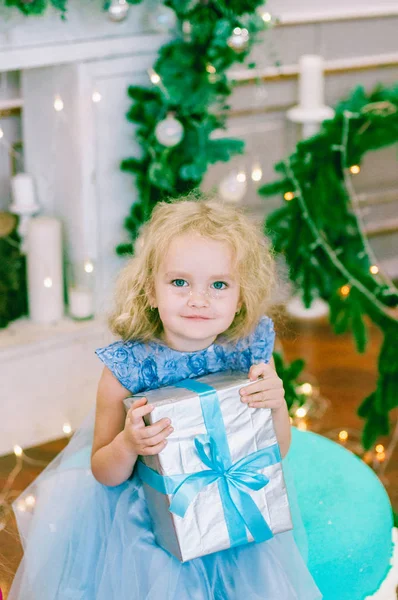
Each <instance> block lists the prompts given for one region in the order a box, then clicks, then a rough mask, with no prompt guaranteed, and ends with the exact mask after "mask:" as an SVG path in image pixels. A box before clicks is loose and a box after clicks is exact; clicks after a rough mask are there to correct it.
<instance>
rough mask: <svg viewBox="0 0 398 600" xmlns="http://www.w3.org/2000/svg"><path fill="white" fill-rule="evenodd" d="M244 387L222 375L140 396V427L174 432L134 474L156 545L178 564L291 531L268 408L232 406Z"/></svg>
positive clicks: (238, 378) (242, 380) (233, 376)
mask: <svg viewBox="0 0 398 600" xmlns="http://www.w3.org/2000/svg"><path fill="white" fill-rule="evenodd" d="M250 383H253V382H251V381H249V380H248V378H247V376H246V375H245V374H243V373H238V372H222V373H216V374H213V375H207V376H205V377H200V378H198V379H187V380H184V381H181V382H180V383H178V384H176V385H173V386H169V387H164V388H160V389H157V390H151V391H148V392H147V393H146V394H145V397H146V398H147V399H148V402H149V403H150V404H152V405H153V406H154V407H155V408H154V409H153V411H152V412H151V414H150V415H149V416H148V417H147V424H152V423H154V422H156V421H158V420H160V419H162V418H164V417H168V418H169V419H171V423H172V426H173V428H174V431H173V433H172V434H171V435H170V436H169V437H168V438H167V440H168V443H167V445H166V446H165V448H164V450H162V451H161V452H160V453H159V454H158V455H156V456H143V457H140V458H139V460H138V461H137V464H136V469H137V471H138V474H139V476H140V477H141V479H142V481H143V487H144V492H145V496H146V500H147V504H148V509H149V512H150V515H151V518H152V522H153V531H154V534H155V538H156V541H157V543H158V544H159V545H160V546H161V547H163V548H164V549H165V550H167V551H168V552H170V553H171V554H173V555H174V556H176V557H177V558H178V559H179V560H180V561H181V562H185V561H188V560H191V559H193V558H196V557H199V556H205V555H206V554H211V553H213V552H218V551H220V550H224V549H227V548H230V547H232V546H238V545H241V544H246V543H250V542H263V541H266V540H268V539H270V538H271V537H273V535H274V534H276V533H280V532H283V531H287V530H289V529H292V521H291V515H290V510H289V503H288V497H287V492H286V486H285V482H284V477H283V470H282V464H281V456H280V452H279V447H278V444H277V439H276V435H275V431H274V427H273V422H272V415H271V410H270V409H264V408H260V409H255V408H250V407H249V406H248V405H247V404H244V403H242V402H241V400H240V395H239V390H240V389H241V388H242V387H245V386H246V385H249V384H250ZM136 399H137V396H134V398H127V399H126V401H125V406H126V409H127V410H128V408H130V406H131V403H132V402H133V401H134V400H136Z"/></svg>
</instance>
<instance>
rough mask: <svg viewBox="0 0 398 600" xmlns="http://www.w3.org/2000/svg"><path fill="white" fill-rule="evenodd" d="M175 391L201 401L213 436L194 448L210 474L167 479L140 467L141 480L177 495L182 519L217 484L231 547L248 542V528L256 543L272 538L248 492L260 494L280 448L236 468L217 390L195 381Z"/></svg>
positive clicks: (259, 453)
mask: <svg viewBox="0 0 398 600" xmlns="http://www.w3.org/2000/svg"><path fill="white" fill-rule="evenodd" d="M176 387H183V388H186V389H189V390H191V391H193V392H195V393H197V394H198V395H199V398H200V401H201V408H202V413H203V418H204V422H205V425H206V429H207V431H208V434H209V435H208V436H197V437H196V438H195V440H194V443H195V447H196V450H197V453H198V455H199V458H200V459H201V461H202V462H203V464H204V465H205V466H206V467H207V469H205V470H204V471H199V472H197V473H190V474H188V475H187V474H184V475H174V476H162V475H159V473H156V471H154V470H153V469H150V468H149V467H147V466H146V465H144V463H143V462H142V461H138V463H137V470H138V474H139V476H140V477H141V479H142V480H143V481H144V482H145V483H146V484H148V485H149V486H151V487H153V488H154V489H156V490H157V491H159V492H161V493H163V494H170V495H172V496H173V499H172V501H171V504H170V509H169V510H170V512H172V513H174V514H176V515H178V516H180V517H184V516H185V513H186V511H187V509H188V507H189V505H190V504H191V503H192V502H193V500H194V499H195V498H196V496H197V495H198V493H199V492H200V491H201V490H202V489H203V488H205V487H206V486H208V485H210V484H211V483H213V482H215V481H217V485H218V489H219V493H220V498H221V502H222V506H223V510H224V516H225V521H226V524H227V528H228V534H229V538H230V542H231V546H238V545H241V544H244V543H246V542H247V534H246V527H247V529H248V530H249V531H250V533H251V535H252V536H253V539H254V540H255V541H256V542H263V541H266V540H268V539H270V538H272V537H273V533H272V531H271V529H270V528H269V526H268V524H267V522H266V521H265V519H264V517H263V515H262V514H261V512H260V510H259V508H258V507H257V505H256V503H255V502H254V500H253V499H252V497H251V496H250V494H249V492H248V489H250V490H260V489H262V488H263V487H265V486H266V485H267V484H268V483H269V479H268V478H267V477H266V476H265V475H263V474H262V473H259V472H258V471H260V470H261V469H263V468H265V467H267V466H270V465H273V464H276V463H278V462H280V461H281V456H280V452H279V447H278V445H277V444H274V445H272V446H269V447H267V448H263V449H262V450H258V451H256V452H253V453H252V454H249V455H248V456H246V457H244V458H242V459H241V460H239V461H238V462H236V463H235V464H232V460H231V455H230V451H229V446H228V441H227V435H226V431H225V425H224V421H223V419H222V414H221V410H220V405H219V401H218V397H217V392H216V390H215V389H214V388H212V387H211V386H209V385H207V384H204V383H202V382H198V381H193V380H190V379H188V380H186V381H182V382H181V383H179V384H177V385H176Z"/></svg>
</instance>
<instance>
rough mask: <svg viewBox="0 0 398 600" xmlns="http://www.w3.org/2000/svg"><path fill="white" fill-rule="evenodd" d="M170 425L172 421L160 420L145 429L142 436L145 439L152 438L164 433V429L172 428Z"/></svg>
mask: <svg viewBox="0 0 398 600" xmlns="http://www.w3.org/2000/svg"><path fill="white" fill-rule="evenodd" d="M170 423H171V421H170V419H160V421H156V423H154V424H153V425H148V426H147V427H145V429H143V430H142V432H141V434H140V435H141V437H142V438H143V439H147V438H151V437H153V436H155V435H157V434H158V433H160V432H161V431H163V430H164V429H167V428H168V427H169V426H170Z"/></svg>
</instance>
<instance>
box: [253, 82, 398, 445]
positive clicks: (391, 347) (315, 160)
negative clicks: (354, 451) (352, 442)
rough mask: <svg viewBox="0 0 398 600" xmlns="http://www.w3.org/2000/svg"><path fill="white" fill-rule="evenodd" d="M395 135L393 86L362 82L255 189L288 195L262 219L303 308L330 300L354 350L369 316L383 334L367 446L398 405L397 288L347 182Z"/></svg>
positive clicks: (334, 320)
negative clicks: (377, 259)
mask: <svg viewBox="0 0 398 600" xmlns="http://www.w3.org/2000/svg"><path fill="white" fill-rule="evenodd" d="M397 140H398V87H392V88H383V87H378V88H377V89H375V90H374V91H373V92H372V93H370V94H369V95H368V94H366V92H365V91H364V89H363V88H362V87H358V88H357V89H355V90H354V91H353V93H352V94H351V96H350V97H349V98H348V99H347V100H344V101H343V102H341V103H340V104H339V105H338V106H337V108H336V114H335V117H334V119H332V120H330V121H327V122H325V123H324V124H323V126H322V129H321V131H320V132H319V134H317V135H315V136H313V137H312V138H309V139H306V140H303V141H301V142H299V144H298V145H297V148H296V150H295V151H294V152H293V154H292V155H291V156H290V157H288V158H287V159H286V160H283V161H281V162H280V163H278V164H277V165H276V166H275V170H276V171H277V172H278V174H280V176H281V178H280V179H279V180H278V181H276V182H273V183H270V184H267V185H264V186H262V187H261V188H260V190H259V192H260V194H262V195H264V196H270V195H275V194H278V193H283V194H286V193H288V192H290V195H289V194H288V196H287V197H288V198H290V197H292V196H293V198H292V199H291V200H290V201H288V202H286V204H285V205H284V206H283V207H282V208H280V209H278V210H276V211H274V212H273V213H271V214H270V215H269V217H268V219H267V222H266V230H267V233H268V234H269V235H270V236H271V239H272V241H273V244H274V248H275V249H276V251H277V252H280V253H282V254H283V255H284V257H285V259H286V261H287V264H288V265H289V268H290V278H291V280H292V281H293V282H294V283H295V284H296V286H297V288H298V289H300V290H301V293H302V296H303V301H304V303H305V305H306V306H307V307H309V306H310V305H311V302H312V300H313V299H314V298H316V297H320V298H323V299H324V300H325V301H327V302H328V303H329V306H330V321H331V324H332V326H333V328H334V331H335V332H336V333H343V332H345V331H347V330H351V331H352V333H353V335H354V339H355V341H356V345H357V349H358V351H359V352H364V351H365V349H366V343H367V326H366V321H367V319H370V320H371V321H373V322H374V323H375V324H376V325H377V326H378V327H379V328H380V329H381V330H382V332H383V334H384V341H383V345H382V348H381V352H380V356H379V365H378V366H379V378H378V382H377V388H376V390H375V391H374V392H373V393H372V394H370V396H368V397H367V398H365V400H364V401H363V402H362V404H361V405H360V407H359V409H358V414H359V415H360V416H361V417H363V418H364V419H365V427H364V431H363V444H364V447H365V448H366V449H368V448H370V447H371V446H372V444H373V443H374V442H375V441H376V439H377V438H378V436H380V435H386V434H388V433H389V413H390V411H391V410H393V409H394V408H396V407H397V406H398V355H397V352H396V342H397V339H398V320H397V312H396V311H394V307H396V306H397V304H398V294H397V290H396V288H395V287H394V286H393V285H391V283H389V282H386V280H385V278H384V277H383V276H382V274H372V273H371V271H370V267H371V266H372V260H371V257H370V256H369V248H368V245H367V241H366V238H365V235H364V232H363V231H362V229H361V225H360V223H359V221H358V217H357V213H356V211H355V208H354V206H353V203H352V197H351V195H350V191H349V189H348V188H347V185H348V181H349V180H348V179H347V171H348V169H349V167H350V166H352V165H360V164H361V161H362V159H363V157H364V155H365V154H366V153H367V152H369V151H371V150H379V149H381V148H385V147H387V146H390V145H391V144H394V143H396V142H397Z"/></svg>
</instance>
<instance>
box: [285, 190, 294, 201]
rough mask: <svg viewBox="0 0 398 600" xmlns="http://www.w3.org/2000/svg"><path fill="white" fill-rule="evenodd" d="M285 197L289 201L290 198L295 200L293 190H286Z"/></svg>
mask: <svg viewBox="0 0 398 600" xmlns="http://www.w3.org/2000/svg"><path fill="white" fill-rule="evenodd" d="M283 197H284V199H285V200H287V201H288V202H290V200H293V198H294V193H293V192H285V193H284V194H283Z"/></svg>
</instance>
